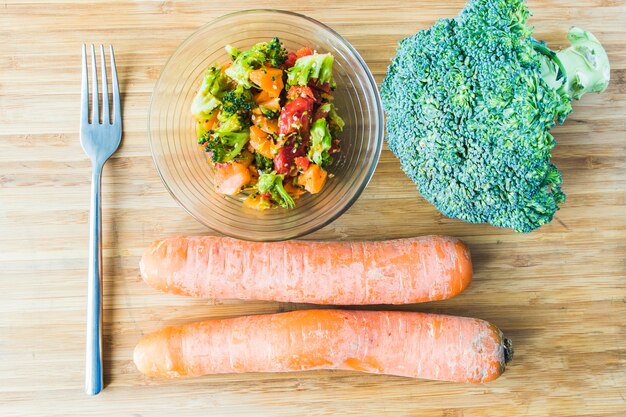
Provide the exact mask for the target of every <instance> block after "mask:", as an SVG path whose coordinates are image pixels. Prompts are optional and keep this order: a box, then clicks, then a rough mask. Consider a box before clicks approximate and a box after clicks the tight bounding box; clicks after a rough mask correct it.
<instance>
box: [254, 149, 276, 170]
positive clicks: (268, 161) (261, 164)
mask: <svg viewBox="0 0 626 417" xmlns="http://www.w3.org/2000/svg"><path fill="white" fill-rule="evenodd" d="M254 165H255V166H256V169H257V170H258V171H259V172H270V171H272V170H273V169H274V160H273V159H272V158H266V157H265V156H263V155H261V154H260V153H258V152H255V153H254Z"/></svg>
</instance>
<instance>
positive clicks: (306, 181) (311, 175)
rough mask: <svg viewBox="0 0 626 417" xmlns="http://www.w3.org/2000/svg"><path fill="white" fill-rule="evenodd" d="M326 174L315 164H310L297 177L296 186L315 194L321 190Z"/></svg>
mask: <svg viewBox="0 0 626 417" xmlns="http://www.w3.org/2000/svg"><path fill="white" fill-rule="evenodd" d="M327 176H328V173H327V172H326V170H324V169H322V167H320V166H319V165H317V164H311V165H309V167H308V168H307V169H306V171H304V172H303V173H302V174H300V175H299V176H298V185H301V186H303V187H304V189H305V190H307V191H308V192H310V193H311V194H317V193H319V192H320V191H321V190H322V187H323V186H324V182H326V177H327Z"/></svg>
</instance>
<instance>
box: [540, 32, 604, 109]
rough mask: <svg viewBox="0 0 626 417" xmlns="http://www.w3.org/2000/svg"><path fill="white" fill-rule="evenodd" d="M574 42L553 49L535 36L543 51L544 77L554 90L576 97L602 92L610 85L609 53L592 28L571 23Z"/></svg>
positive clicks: (578, 98)
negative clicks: (589, 30)
mask: <svg viewBox="0 0 626 417" xmlns="http://www.w3.org/2000/svg"><path fill="white" fill-rule="evenodd" d="M567 39H568V40H569V41H570V43H571V44H572V45H571V46H570V47H569V48H567V49H564V50H562V51H558V52H553V51H551V50H550V49H548V48H547V47H546V44H545V42H539V41H535V40H533V45H534V47H535V49H536V50H537V52H539V53H540V54H541V56H540V60H541V77H542V78H543V79H544V81H545V82H546V83H547V84H548V85H549V86H550V87H552V88H554V89H555V90H558V91H559V92H561V93H562V94H566V95H568V96H569V97H572V98H574V99H576V100H580V98H581V97H582V96H583V94H585V93H589V92H592V93H601V92H603V91H604V90H606V87H607V86H608V85H609V80H610V78H611V75H610V65H609V57H608V56H607V54H606V51H605V50H604V48H603V47H602V45H601V44H600V41H598V39H597V38H596V37H595V36H593V34H591V33H590V32H587V31H584V30H582V29H580V28H577V27H572V28H571V29H570V31H569V33H568V35H567Z"/></svg>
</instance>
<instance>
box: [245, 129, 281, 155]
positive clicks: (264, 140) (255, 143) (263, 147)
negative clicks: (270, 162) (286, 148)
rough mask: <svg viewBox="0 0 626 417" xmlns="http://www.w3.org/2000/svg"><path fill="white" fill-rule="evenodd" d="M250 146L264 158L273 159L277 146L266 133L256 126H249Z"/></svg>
mask: <svg viewBox="0 0 626 417" xmlns="http://www.w3.org/2000/svg"><path fill="white" fill-rule="evenodd" d="M249 143H250V146H252V148H253V149H254V150H255V151H256V152H258V153H260V154H261V155H263V156H264V157H266V158H270V159H273V158H274V155H275V153H276V152H277V151H278V148H279V146H278V145H276V144H274V143H273V142H272V141H271V140H270V139H269V137H268V133H267V132H265V131H263V130H261V129H260V128H258V127H256V126H250V142H249Z"/></svg>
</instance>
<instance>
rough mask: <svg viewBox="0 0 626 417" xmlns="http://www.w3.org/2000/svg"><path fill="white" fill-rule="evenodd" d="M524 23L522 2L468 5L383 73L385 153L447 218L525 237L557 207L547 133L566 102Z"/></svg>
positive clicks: (405, 46) (557, 180) (402, 50)
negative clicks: (548, 79)
mask: <svg viewBox="0 0 626 417" xmlns="http://www.w3.org/2000/svg"><path fill="white" fill-rule="evenodd" d="M528 16H529V12H528V10H527V9H526V5H525V3H524V1H523V0H471V1H470V2H469V3H468V4H467V5H466V6H465V8H464V9H463V11H462V12H461V13H460V15H459V16H457V17H456V18H454V19H441V20H439V21H437V22H436V23H435V25H434V26H432V27H431V28H430V29H428V30H423V31H420V32H418V33H417V34H415V35H413V36H411V37H409V38H406V39H404V40H402V41H401V42H400V44H399V48H398V51H397V56H396V57H395V58H394V59H393V60H392V63H391V65H390V66H389V69H388V73H387V76H386V78H385V80H384V82H383V84H382V87H381V96H382V99H383V103H384V106H385V110H386V114H387V142H388V144H389V148H390V149H391V151H392V152H393V153H394V154H395V155H396V156H397V157H398V158H399V160H400V162H401V165H402V169H403V170H404V172H405V173H406V174H407V175H408V176H409V177H410V178H411V179H412V180H413V181H414V182H415V183H416V184H417V185H418V188H419V190H420V192H421V194H422V195H423V196H424V198H426V199H427V200H428V201H429V202H430V203H432V204H433V205H434V206H435V207H436V208H437V209H438V210H439V211H441V212H442V213H443V214H444V215H446V216H448V217H454V218H459V219H462V220H464V221H468V222H472V223H485V222H488V223H491V224H493V225H495V226H499V227H508V228H512V229H514V230H517V231H519V232H529V231H531V230H533V229H535V228H537V227H539V226H541V225H543V224H545V223H548V222H549V221H551V220H552V217H553V215H554V213H555V211H556V210H557V209H558V205H559V204H560V203H562V202H564V201H565V195H564V193H563V192H562V191H561V188H560V185H561V175H560V173H559V171H558V170H557V168H556V167H555V166H554V165H553V164H552V163H550V156H551V155H550V151H551V150H552V148H553V147H554V145H555V141H554V139H553V137H552V136H551V135H550V133H549V131H550V128H552V126H554V124H555V123H556V121H559V122H561V123H562V122H563V120H564V119H565V117H566V116H567V115H568V114H569V113H570V112H571V106H570V102H571V96H570V95H568V94H567V93H566V92H565V90H564V89H563V88H561V89H558V88H555V87H556V86H550V85H549V83H547V82H546V80H544V79H543V78H542V64H543V65H544V66H545V60H546V59H547V58H545V54H541V53H540V52H538V51H537V50H536V49H535V47H534V46H533V45H534V44H535V43H536V41H534V40H533V39H532V38H531V32H532V30H531V28H529V27H528V26H526V20H527V19H528ZM594 39H595V38H594ZM602 52H604V51H602ZM607 63H608V61H607ZM559 85H560V84H559Z"/></svg>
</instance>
